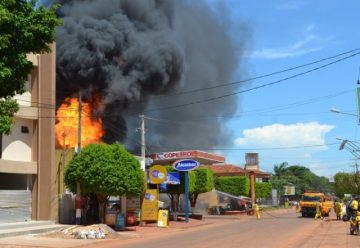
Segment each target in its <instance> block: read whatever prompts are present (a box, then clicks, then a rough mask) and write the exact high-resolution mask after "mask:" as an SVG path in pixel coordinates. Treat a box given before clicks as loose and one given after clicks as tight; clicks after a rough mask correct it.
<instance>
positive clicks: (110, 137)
mask: <svg viewBox="0 0 360 248" xmlns="http://www.w3.org/2000/svg"><path fill="white" fill-rule="evenodd" d="M58 2H59V3H60V4H61V8H60V9H59V15H60V16H61V17H62V18H63V20H64V25H63V26H61V27H59V28H58V30H57V39H56V42H57V94H58V100H59V103H60V102H61V101H62V100H63V99H64V98H65V97H67V96H73V95H76V94H78V92H81V93H82V94H83V95H84V97H85V98H86V97H87V96H89V95H90V94H92V93H93V92H97V94H101V96H102V101H103V102H102V109H100V110H99V111H98V113H97V114H98V115H100V116H102V118H103V124H104V127H105V133H106V134H105V137H104V140H105V141H106V142H113V141H120V142H122V143H124V144H125V145H126V147H127V148H128V149H130V150H133V151H138V148H139V141H140V139H139V133H136V132H135V130H136V128H137V127H138V126H139V118H138V115H139V114H141V113H144V114H145V116H147V117H151V118H152V119H146V124H145V125H146V128H147V132H146V146H147V152H148V153H149V152H150V153H152V152H161V151H169V150H183V149H193V148H197V149H205V148H213V147H216V146H222V145H226V144H228V142H229V137H230V135H231V133H230V131H229V130H227V129H226V126H225V125H224V120H223V119H221V117H223V116H231V115H232V114H234V113H235V111H236V109H237V99H236V98H235V97H231V98H224V99H222V100H219V101H214V102H208V103H202V104H194V105H190V106H186V107H179V108H172V109H165V110H158V111H156V110H154V109H157V108H162V107H166V106H174V105H179V104H184V103H189V102H193V101H199V100H200V101H201V100H204V99H208V98H211V97H216V96H219V95H222V94H226V93H228V92H231V91H233V90H235V89H236V88H235V87H236V86H235V87H234V86H233V87H221V88H216V89H213V90H204V91H199V92H194V93H191V94H180V95H176V93H177V92H184V91H188V90H192V89H200V88H205V87H211V86H215V85H217V84H220V83H225V82H229V81H230V79H231V76H232V74H233V72H234V70H235V69H237V67H238V65H239V63H240V55H241V53H238V52H236V51H242V50H243V45H244V43H245V41H246V35H245V33H246V32H243V33H239V34H237V37H239V36H243V39H240V40H243V42H240V43H239V44H236V46H235V45H234V44H233V43H232V41H231V38H230V35H229V33H228V30H227V28H226V26H225V24H224V23H225V22H221V20H220V19H219V17H218V16H217V15H216V14H215V13H214V12H212V11H211V10H210V8H209V7H208V6H207V5H206V4H205V3H203V2H201V1H171V0H77V1H76V0H62V1H58ZM225 19H226V17H223V20H225ZM149 110H153V111H149ZM203 117H212V119H211V120H206V121H202V122H190V119H199V118H203ZM216 118H219V119H216ZM169 120H170V121H169ZM171 120H173V121H171Z"/></svg>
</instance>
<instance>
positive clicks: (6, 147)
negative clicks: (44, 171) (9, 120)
mask: <svg viewBox="0 0 360 248" xmlns="http://www.w3.org/2000/svg"><path fill="white" fill-rule="evenodd" d="M25 127H27V130H28V133H25V132H24V131H25V130H24V129H25ZM32 132H33V121H32V120H28V119H20V118H15V119H14V124H13V127H12V129H11V134H10V135H3V136H2V154H1V158H2V159H5V160H13V161H26V162H30V161H32V151H31V150H32V136H33V134H32Z"/></svg>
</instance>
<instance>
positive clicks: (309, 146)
mask: <svg viewBox="0 0 360 248" xmlns="http://www.w3.org/2000/svg"><path fill="white" fill-rule="evenodd" d="M339 144H340V143H339V142H336V143H328V144H315V145H303V146H283V147H263V148H221V147H220V148H205V147H203V148H199V147H196V148H194V147H192V148H191V147H186V148H184V147H177V148H175V147H163V146H162V147H157V146H152V148H154V147H155V148H162V149H164V148H165V149H172V150H174V149H176V150H177V151H181V150H204V151H268V150H289V149H302V148H311V147H325V146H333V145H339Z"/></svg>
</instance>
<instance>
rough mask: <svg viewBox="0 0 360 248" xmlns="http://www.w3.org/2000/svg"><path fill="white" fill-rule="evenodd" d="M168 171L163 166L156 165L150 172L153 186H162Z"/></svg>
mask: <svg viewBox="0 0 360 248" xmlns="http://www.w3.org/2000/svg"><path fill="white" fill-rule="evenodd" d="M166 177H167V170H166V168H165V167H164V166H162V165H154V166H153V167H151V168H150V170H149V178H150V182H151V183H153V184H160V183H162V182H164V181H165V180H166Z"/></svg>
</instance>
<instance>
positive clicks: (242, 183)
mask: <svg viewBox="0 0 360 248" xmlns="http://www.w3.org/2000/svg"><path fill="white" fill-rule="evenodd" d="M215 189H216V190H218V191H221V192H225V193H229V194H231V195H235V196H240V195H245V196H249V192H250V179H249V178H248V177H244V176H236V177H215Z"/></svg>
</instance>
